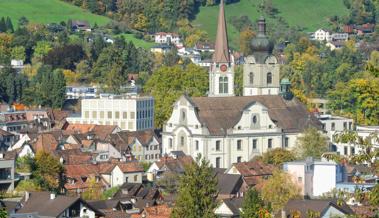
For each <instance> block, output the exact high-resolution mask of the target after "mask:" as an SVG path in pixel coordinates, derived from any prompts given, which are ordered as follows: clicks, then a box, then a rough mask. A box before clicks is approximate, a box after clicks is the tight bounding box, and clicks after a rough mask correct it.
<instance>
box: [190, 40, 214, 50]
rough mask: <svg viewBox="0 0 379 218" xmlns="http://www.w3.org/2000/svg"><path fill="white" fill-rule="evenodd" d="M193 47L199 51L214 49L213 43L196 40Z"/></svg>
mask: <svg viewBox="0 0 379 218" xmlns="http://www.w3.org/2000/svg"><path fill="white" fill-rule="evenodd" d="M193 49H195V50H196V51H199V52H214V51H215V44H214V43H202V42H197V43H196V44H195V46H194V48H193Z"/></svg>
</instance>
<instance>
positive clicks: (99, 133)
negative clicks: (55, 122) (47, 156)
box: [64, 123, 121, 143]
mask: <svg viewBox="0 0 379 218" xmlns="http://www.w3.org/2000/svg"><path fill="white" fill-rule="evenodd" d="M119 131H121V129H120V128H119V127H118V126H117V125H102V124H100V125H98V124H78V123H75V124H68V125H67V126H65V128H64V132H65V134H74V137H75V136H77V137H78V138H77V139H72V140H75V141H76V142H79V141H81V140H85V139H87V140H93V139H98V140H101V141H104V140H105V139H106V138H107V137H108V136H109V135H110V134H114V133H117V132H119ZM75 134H82V135H75ZM68 142H69V143H75V142H72V141H68ZM79 143H80V142H79Z"/></svg>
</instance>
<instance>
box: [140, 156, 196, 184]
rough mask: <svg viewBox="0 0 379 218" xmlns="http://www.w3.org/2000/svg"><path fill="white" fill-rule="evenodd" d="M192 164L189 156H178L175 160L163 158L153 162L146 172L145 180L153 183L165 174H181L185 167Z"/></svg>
mask: <svg viewBox="0 0 379 218" xmlns="http://www.w3.org/2000/svg"><path fill="white" fill-rule="evenodd" d="M192 162H193V159H192V157H190V156H184V157H182V156H180V157H177V158H173V157H168V156H164V157H162V158H161V159H160V160H159V161H156V162H154V163H153V164H152V165H151V166H150V167H149V169H148V170H147V171H146V173H147V179H148V180H149V181H154V180H156V179H159V178H160V177H162V176H164V174H165V173H175V174H183V173H184V170H185V166H186V165H188V164H191V163H192Z"/></svg>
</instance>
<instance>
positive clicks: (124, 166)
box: [117, 162, 144, 173]
mask: <svg viewBox="0 0 379 218" xmlns="http://www.w3.org/2000/svg"><path fill="white" fill-rule="evenodd" d="M117 166H118V167H120V169H121V171H122V172H123V173H132V172H143V171H144V170H143V167H142V166H141V165H140V164H139V163H137V162H128V163H118V164H117Z"/></svg>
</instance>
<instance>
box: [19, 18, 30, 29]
mask: <svg viewBox="0 0 379 218" xmlns="http://www.w3.org/2000/svg"><path fill="white" fill-rule="evenodd" d="M28 23H29V20H28V19H27V18H26V17H24V16H22V17H20V19H18V26H19V27H22V26H26V25H28Z"/></svg>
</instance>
